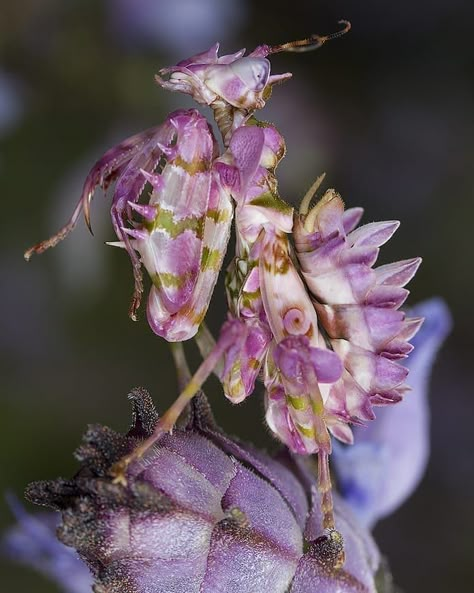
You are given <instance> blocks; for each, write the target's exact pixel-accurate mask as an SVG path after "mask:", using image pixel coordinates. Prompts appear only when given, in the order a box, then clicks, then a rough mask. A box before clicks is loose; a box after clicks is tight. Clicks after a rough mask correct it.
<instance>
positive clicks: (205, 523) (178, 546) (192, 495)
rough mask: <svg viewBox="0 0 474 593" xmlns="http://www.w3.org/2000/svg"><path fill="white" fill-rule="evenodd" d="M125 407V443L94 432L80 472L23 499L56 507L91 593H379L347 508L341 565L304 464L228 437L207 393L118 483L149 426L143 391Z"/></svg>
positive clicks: (368, 545)
mask: <svg viewBox="0 0 474 593" xmlns="http://www.w3.org/2000/svg"><path fill="white" fill-rule="evenodd" d="M131 399H132V400H133V404H134V425H133V427H132V428H131V429H130V431H129V432H128V434H127V435H126V436H123V435H120V434H117V433H115V432H113V431H112V430H110V429H108V428H107V427H102V426H91V427H90V428H89V430H88V431H87V433H86V435H85V437H84V441H83V444H82V446H81V447H80V449H79V450H78V452H77V453H76V456H77V458H78V459H79V460H80V462H81V469H80V471H79V472H78V473H77V474H76V476H75V477H74V478H73V479H72V480H62V479H61V480H55V481H50V482H38V483H35V484H32V485H31V486H30V487H29V489H28V491H27V496H28V497H29V498H30V499H31V500H33V501H34V502H36V503H38V504H43V505H47V506H51V507H53V508H55V509H57V510H61V511H62V518H63V523H62V525H61V526H60V527H59V529H58V535H59V538H60V539H61V541H63V542H64V543H66V544H67V545H70V546H72V547H75V548H76V549H77V551H78V553H79V555H80V557H81V558H82V559H83V560H84V561H85V562H86V563H87V564H88V565H89V567H90V568H91V570H92V572H93V574H94V576H95V580H96V585H95V589H94V590H95V591H96V592H97V593H118V592H120V593H124V591H127V592H128V591H133V592H134V593H141V592H143V593H145V592H146V593H165V592H166V593H170V591H173V593H194V592H196V593H197V592H198V591H200V592H205V593H217V592H221V591H226V593H237V592H238V593H255V592H256V591H258V592H259V593H279V592H281V593H283V592H287V591H289V592H290V593H306V592H309V591H315V590H318V591H321V592H322V591H324V593H336V592H345V593H351V592H354V593H355V592H367V593H375V591H376V589H375V584H374V574H375V572H376V571H377V570H378V568H379V563H380V559H379V553H378V550H377V548H376V546H375V544H374V542H373V540H372V538H371V536H370V534H369V533H368V532H367V531H366V530H364V529H362V528H361V527H360V526H359V525H358V524H357V520H356V519H355V517H354V515H353V514H352V512H351V511H350V510H349V509H348V508H347V507H346V505H345V504H344V503H343V502H341V501H339V500H338V501H337V503H336V507H335V517H336V527H337V529H338V531H339V533H340V534H342V536H343V537H344V549H345V553H346V563H345V566H344V567H343V568H341V567H340V566H339V565H338V564H336V562H335V558H337V557H338V554H339V552H340V550H341V545H342V542H341V539H340V535H339V534H338V533H337V532H334V531H332V532H331V531H326V532H324V531H323V530H322V527H321V524H322V516H321V512H320V501H319V495H318V493H317V491H316V489H315V488H314V478H313V476H312V474H311V472H309V470H308V469H307V468H306V466H305V465H304V460H303V459H299V460H295V459H293V458H291V457H290V456H289V454H288V453H285V454H284V455H283V457H282V460H281V461H276V460H275V459H272V458H270V457H268V456H267V455H266V454H264V453H262V452H260V451H258V450H255V449H253V448H251V447H249V446H247V445H243V444H241V443H239V442H237V441H235V440H231V439H230V438H229V437H227V436H226V435H225V434H224V433H222V432H221V431H220V429H219V428H218V427H217V426H216V425H215V424H214V420H213V418H212V415H211V413H210V409H209V407H208V405H207V401H206V400H205V398H204V396H198V397H197V398H196V399H195V400H194V402H193V404H192V407H191V410H190V415H189V418H188V421H187V425H186V427H184V428H179V429H176V430H175V431H174V432H173V434H172V435H169V434H167V435H165V436H164V437H162V438H161V439H160V441H159V443H158V446H157V447H156V448H155V449H154V450H153V451H152V452H151V453H150V454H149V455H147V456H146V457H145V458H143V459H142V460H141V461H139V462H137V463H136V464H134V465H133V466H131V468H130V473H129V474H128V483H127V486H126V487H124V486H122V485H119V484H114V483H113V482H112V480H111V478H110V477H109V471H110V466H111V464H113V463H114V462H115V461H116V460H117V459H118V458H120V457H121V456H122V455H123V454H124V452H127V451H128V450H130V449H131V448H132V447H133V446H136V444H137V440H138V441H139V440H141V439H143V438H145V437H146V436H147V435H149V434H150V432H151V431H152V430H153V427H154V425H155V423H156V419H157V415H156V412H155V410H154V407H153V404H152V403H151V399H150V397H149V395H148V394H147V393H146V392H144V391H143V390H135V391H134V392H132V394H131ZM309 499H311V501H310V500H309ZM81 593H82V592H81Z"/></svg>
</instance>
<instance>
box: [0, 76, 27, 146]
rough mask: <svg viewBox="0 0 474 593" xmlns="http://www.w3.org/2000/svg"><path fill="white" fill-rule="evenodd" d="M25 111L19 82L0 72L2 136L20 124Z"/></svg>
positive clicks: (0, 133) (0, 125)
mask: <svg viewBox="0 0 474 593" xmlns="http://www.w3.org/2000/svg"><path fill="white" fill-rule="evenodd" d="M23 111H24V104H23V99H22V96H21V90H20V85H19V83H18V81H17V80H15V78H14V77H13V76H11V75H10V74H7V73H6V72H3V71H1V70H0V136H3V135H4V134H5V133H6V132H8V131H9V130H10V129H11V128H13V127H14V126H15V124H17V123H18V121H19V120H20V118H21V116H22V114H23Z"/></svg>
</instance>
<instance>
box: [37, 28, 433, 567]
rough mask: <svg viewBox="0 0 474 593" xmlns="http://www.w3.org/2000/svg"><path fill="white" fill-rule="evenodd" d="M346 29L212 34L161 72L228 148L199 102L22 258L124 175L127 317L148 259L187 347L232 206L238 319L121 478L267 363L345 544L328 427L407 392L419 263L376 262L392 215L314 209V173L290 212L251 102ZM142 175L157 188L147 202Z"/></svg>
mask: <svg viewBox="0 0 474 593" xmlns="http://www.w3.org/2000/svg"><path fill="white" fill-rule="evenodd" d="M342 24H343V25H344V28H343V30H342V31H340V32H338V33H335V34H333V35H329V36H325V37H322V36H312V37H310V38H308V39H305V40H301V41H296V42H291V43H286V44H282V45H278V46H268V45H261V46H259V47H257V48H256V49H255V50H254V51H253V52H251V53H250V54H249V55H248V56H245V55H244V54H245V50H240V51H239V52H236V53H234V54H230V55H225V56H220V57H219V56H218V48H219V46H218V44H216V45H214V46H213V47H211V48H210V49H209V50H208V51H206V52H203V53H200V54H197V55H195V56H193V57H191V58H189V59H187V60H184V61H182V62H180V63H179V64H177V65H176V66H173V67H171V68H165V69H163V70H161V71H160V73H159V75H158V76H157V77H156V80H157V82H158V83H159V84H160V85H161V86H162V87H163V88H165V89H169V90H172V91H177V92H182V93H185V94H189V95H191V96H192V97H193V98H194V99H195V100H196V101H197V102H198V103H200V104H204V105H207V106H209V107H211V109H212V110H213V113H214V117H215V120H216V123H217V126H218V128H219V130H220V133H221V134H222V139H223V144H224V151H223V152H222V153H220V151H219V148H218V144H217V142H216V140H215V138H214V135H213V133H212V130H211V128H210V126H209V124H208V122H207V121H206V119H205V118H204V117H203V116H202V115H200V114H199V112H197V111H196V110H193V109H191V110H179V111H176V112H174V113H172V114H170V115H169V116H168V117H167V119H166V120H165V122H164V123H163V124H162V125H161V126H158V127H156V128H152V129H151V130H148V131H145V132H142V133H141V134H138V135H136V136H133V137H132V138H130V139H128V140H126V141H124V142H123V143H121V144H120V145H118V146H117V147H115V148H113V149H111V150H110V151H108V152H107V153H106V154H105V155H104V156H103V157H102V158H101V159H100V160H99V161H98V163H96V165H95V166H94V167H93V169H92V171H91V173H90V174H89V176H88V178H87V180H86V183H85V186H84V190H83V194H82V196H81V198H80V201H79V203H78V205H77V206H76V209H75V210H74V213H73V215H72V217H71V219H70V221H69V222H68V224H67V225H66V226H65V227H63V228H62V229H61V230H60V231H59V232H58V233H57V234H56V235H54V236H53V237H52V238H51V239H48V240H47V241H43V242H42V243H39V244H38V245H36V246H35V247H33V248H31V249H30V250H28V251H27V252H26V253H25V257H26V258H27V259H29V257H30V256H31V255H32V253H35V252H36V253H41V252H42V251H44V250H45V249H47V248H48V247H51V246H54V245H55V244H57V243H58V242H59V241H60V240H61V239H63V238H64V237H65V236H66V235H67V234H68V233H69V232H70V230H71V229H72V228H73V227H74V225H75V223H76V221H77V219H78V217H79V214H80V212H81V210H84V214H85V217H86V222H87V224H88V225H90V215H89V206H90V201H91V199H92V195H93V190H94V188H95V187H96V186H97V185H99V186H101V187H103V188H106V187H107V186H108V185H109V184H110V183H111V182H112V181H114V180H116V185H115V189H114V194H113V198H112V208H111V215H112V221H113V225H114V230H115V232H116V234H117V238H118V239H119V241H118V243H117V244H118V245H119V246H121V247H124V248H125V249H126V251H127V252H128V254H129V256H130V258H131V261H132V267H133V271H134V278H135V288H134V293H133V297H132V303H131V307H130V315H131V317H132V318H133V319H135V318H136V311H137V309H138V307H139V305H140V300H141V295H142V292H143V281H142V275H141V265H144V266H145V268H146V270H147V272H148V274H149V276H150V279H151V281H152V288H151V291H150V295H149V298H148V307H147V314H148V321H149V323H150V326H151V328H152V329H153V331H154V332H155V333H157V334H158V335H160V336H162V337H164V338H165V339H167V340H168V341H170V342H181V341H183V340H187V339H189V338H192V337H193V336H195V335H196V334H197V332H198V329H199V327H200V325H201V323H202V321H203V319H204V317H205V314H206V312H207V308H208V306H209V302H210V299H211V296H212V292H213V288H214V285H215V282H216V280H217V276H218V274H219V271H220V268H221V266H222V260H223V257H224V253H225V251H226V248H227V242H228V238H229V234H230V227H231V221H232V218H233V214H234V211H235V227H236V238H237V244H236V255H235V258H234V260H233V262H232V263H231V265H230V268H229V270H228V272H227V281H226V288H227V297H228V305H229V319H228V320H227V322H226V323H225V324H224V326H223V328H222V331H221V333H220V336H219V339H218V340H217V342H216V343H214V342H213V340H212V339H208V340H207V344H204V341H203V339H202V336H200V335H199V334H198V335H197V339H198V342H199V343H200V344H201V349H202V350H203V351H205V353H206V357H205V360H204V362H203V363H202V365H201V366H200V367H199V369H198V370H197V372H196V373H195V375H194V376H193V378H192V379H191V381H190V382H189V383H188V384H187V385H186V387H185V388H184V389H183V391H182V393H181V394H180V396H179V397H178V399H177V400H176V401H175V402H174V404H173V405H172V406H171V407H170V408H169V410H168V411H167V412H165V414H164V415H163V416H162V417H161V418H160V419H159V420H158V422H157V424H156V427H155V430H154V432H153V434H151V435H150V436H149V438H147V439H146V440H144V441H143V442H142V443H141V444H140V445H139V446H138V447H137V448H136V449H135V450H134V451H133V452H131V453H130V454H129V455H127V456H126V457H124V458H123V459H122V460H121V461H119V462H118V463H116V464H115V466H114V468H113V472H114V474H115V477H116V480H117V481H118V482H122V483H124V484H125V483H126V471H127V467H128V466H129V465H130V464H131V463H133V462H134V461H136V460H137V459H138V458H139V457H141V456H142V455H143V454H144V453H145V452H146V451H148V450H149V448H150V447H151V446H152V445H153V444H154V443H156V442H157V440H158V439H159V438H160V437H161V436H162V435H163V434H164V433H166V432H169V431H171V430H172V429H173V426H174V425H175V423H176V420H177V419H178V417H179V416H180V414H181V413H182V411H183V409H184V408H185V407H186V405H187V404H188V403H189V401H190V400H191V399H192V398H193V397H194V395H195V394H196V393H197V392H198V391H199V389H200V388H201V385H202V384H203V382H204V381H205V380H206V378H207V377H208V376H209V374H210V373H211V372H213V371H215V372H217V373H218V375H219V377H220V378H221V381H222V384H223V388H224V392H225V394H226V395H227V397H229V399H231V400H232V401H234V402H240V401H242V400H243V399H245V398H246V397H247V396H248V395H250V394H251V393H252V392H253V390H254V387H255V381H256V378H257V377H258V375H259V374H260V373H262V376H263V381H264V384H265V387H266V408H267V415H266V417H267V422H268V424H269V426H270V427H271V429H272V430H273V431H274V432H275V434H276V435H277V436H278V438H280V440H282V441H283V442H284V443H285V444H286V445H287V446H288V447H289V448H290V449H291V450H292V451H293V452H295V453H301V454H309V453H317V454H318V461H319V463H318V467H319V469H318V478H319V489H320V493H321V504H322V511H323V526H324V527H325V528H327V529H328V530H329V531H328V536H327V537H328V541H333V542H334V544H335V546H336V547H338V549H339V548H340V541H339V539H338V535H337V532H335V530H334V528H335V523H334V516H333V505H332V497H331V481H330V474H329V465H328V457H329V454H330V453H331V438H330V434H329V433H332V434H333V435H334V436H335V437H337V438H338V439H340V440H343V441H345V442H350V441H351V438H352V434H351V430H350V428H349V426H348V424H349V423H354V422H355V423H360V422H363V421H366V420H370V419H371V418H373V416H374V414H373V411H372V406H373V405H376V404H385V403H393V402H396V401H398V400H399V399H400V398H401V396H402V395H403V393H404V391H406V386H405V384H404V379H405V376H406V371H405V369H404V368H403V367H400V366H399V365H397V363H396V362H394V359H396V358H399V357H401V356H404V355H406V354H407V353H408V352H409V350H410V345H409V343H408V340H409V339H410V338H411V337H412V336H413V335H414V333H416V331H417V329H418V328H419V326H420V323H421V321H420V320H418V319H411V320H410V319H409V320H406V319H405V318H404V315H403V313H401V312H400V311H398V308H399V307H400V305H401V304H402V302H403V300H404V298H405V297H406V295H407V294H408V293H407V291H406V290H405V289H404V288H403V286H404V284H405V283H406V282H408V280H409V279H410V278H411V277H412V276H413V274H414V273H415V271H416V268H417V266H418V265H419V260H418V259H416V260H409V261H408V262H401V263H399V264H391V265H389V266H382V267H381V268H378V269H376V270H373V269H372V266H373V264H374V262H375V260H376V258H377V255H378V248H379V246H380V245H382V244H383V243H384V242H385V241H387V240H388V239H389V238H390V236H391V235H392V234H393V232H394V231H395V229H396V227H397V223H394V222H388V223H377V224H375V223H374V224H372V225H366V226H364V227H360V228H359V229H356V230H354V229H355V227H356V225H357V223H358V220H359V218H360V215H361V213H362V212H361V210H360V209H350V210H348V211H346V212H344V207H343V203H342V200H341V198H340V197H339V195H338V194H337V193H336V192H335V191H334V190H328V191H327V192H326V193H325V194H324V195H323V197H322V199H321V200H320V201H319V202H318V203H317V204H316V205H315V206H313V207H312V208H310V203H311V200H312V198H313V195H314V194H315V193H316V191H317V189H318V186H319V184H320V183H321V181H322V179H321V178H319V179H318V180H317V182H316V183H315V186H314V187H313V188H312V190H310V192H309V193H308V194H307V196H305V198H304V199H303V203H302V205H301V208H300V211H299V213H298V214H296V215H295V214H294V212H293V208H292V207H290V206H289V205H288V204H287V203H286V202H285V201H284V200H282V198H281V197H280V195H279V193H278V188H277V180H276V175H275V170H276V167H277V165H278V163H279V161H280V160H281V158H282V157H283V156H284V154H285V143H284V139H283V138H282V136H281V135H280V134H279V132H278V130H277V129H276V128H275V127H274V126H273V125H271V124H267V123H262V122H259V121H257V120H256V119H255V117H254V112H255V111H256V110H258V109H261V108H262V107H263V106H264V105H265V102H266V101H267V100H268V98H269V97H270V94H271V90H272V87H273V85H274V84H276V83H279V82H282V81H284V80H287V79H288V78H290V77H291V74H289V73H286V74H281V75H272V74H271V73H270V62H269V60H268V59H267V58H268V56H270V55H272V54H275V53H278V52H281V51H307V50H310V49H315V48H316V47H320V46H321V45H322V44H323V43H325V42H326V41H328V40H329V39H333V38H335V37H338V36H340V35H342V34H344V33H346V32H347V31H348V30H349V28H350V25H349V23H347V22H346V21H342ZM147 183H148V184H149V186H150V187H151V193H150V196H149V198H145V200H144V199H143V192H144V188H145V186H146V184H147ZM292 232H293V234H294V247H293V245H292V243H291V242H290V233H292ZM203 344H204V345H203ZM337 562H342V556H341V555H339V556H338V559H337Z"/></svg>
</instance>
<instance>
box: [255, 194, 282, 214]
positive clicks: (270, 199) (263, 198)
mask: <svg viewBox="0 0 474 593" xmlns="http://www.w3.org/2000/svg"><path fill="white" fill-rule="evenodd" d="M250 204H251V205H252V206H259V207H261V208H271V209H272V210H276V211H277V212H282V213H284V214H291V212H292V211H293V208H292V207H291V206H290V205H289V204H287V203H286V202H284V201H283V200H282V199H281V198H280V197H279V196H276V195H275V194H272V193H271V192H265V193H264V194H262V195H260V196H258V197H257V198H254V199H253V200H252V201H251V202H250Z"/></svg>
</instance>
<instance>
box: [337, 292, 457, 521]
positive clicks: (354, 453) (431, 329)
mask: <svg viewBox="0 0 474 593" xmlns="http://www.w3.org/2000/svg"><path fill="white" fill-rule="evenodd" d="M410 314H413V315H416V316H420V317H424V318H425V322H424V324H423V326H422V327H421V330H420V331H419V332H418V334H417V335H416V337H415V338H414V339H413V345H414V346H415V350H414V352H413V353H412V354H411V355H410V357H409V358H408V359H407V360H406V361H405V362H404V364H405V365H406V366H407V367H408V368H409V370H410V384H411V387H412V391H411V392H410V393H408V394H407V395H406V397H405V399H404V400H403V401H402V402H400V404H399V405H397V406H393V407H384V408H380V409H379V410H378V411H377V418H376V420H375V421H374V422H372V423H371V424H370V425H368V426H367V427H357V428H356V429H355V430H354V432H355V443H356V444H355V445H353V446H352V447H342V446H340V445H338V444H336V443H334V444H335V445H336V446H335V448H334V456H333V459H334V466H335V469H336V473H337V475H338V478H339V485H340V490H341V492H342V495H343V497H344V498H345V500H346V501H347V502H348V504H349V505H350V506H351V507H352V509H353V510H354V511H355V513H356V514H357V515H358V517H359V519H360V520H361V521H362V522H363V523H364V525H366V526H367V527H373V525H374V524H375V523H376V522H377V521H378V520H379V519H381V518H382V517H385V516H386V515H389V514H390V513H392V512H393V511H395V510H396V509H397V508H398V507H399V506H400V505H401V504H402V503H403V502H404V501H405V500H406V499H407V498H408V497H409V496H410V495H411V494H412V493H413V491H414V490H415V489H416V487H417V486H418V484H419V482H420V480H421V478H422V477H423V474H424V471H425V469H426V465H427V461H428V456H429V407H428V386H429V375H430V371H431V367H432V365H433V362H434V359H435V356H436V354H437V352H438V349H439V348H440V346H441V344H442V343H443V341H444V339H445V337H446V335H447V334H448V333H449V331H450V329H451V325H452V320H451V314H450V312H449V310H448V308H447V306H446V304H445V303H444V301H442V300H441V299H431V300H429V301H424V302H423V303H420V304H419V305H417V306H416V307H414V308H413V309H412V310H411V311H410Z"/></svg>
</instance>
